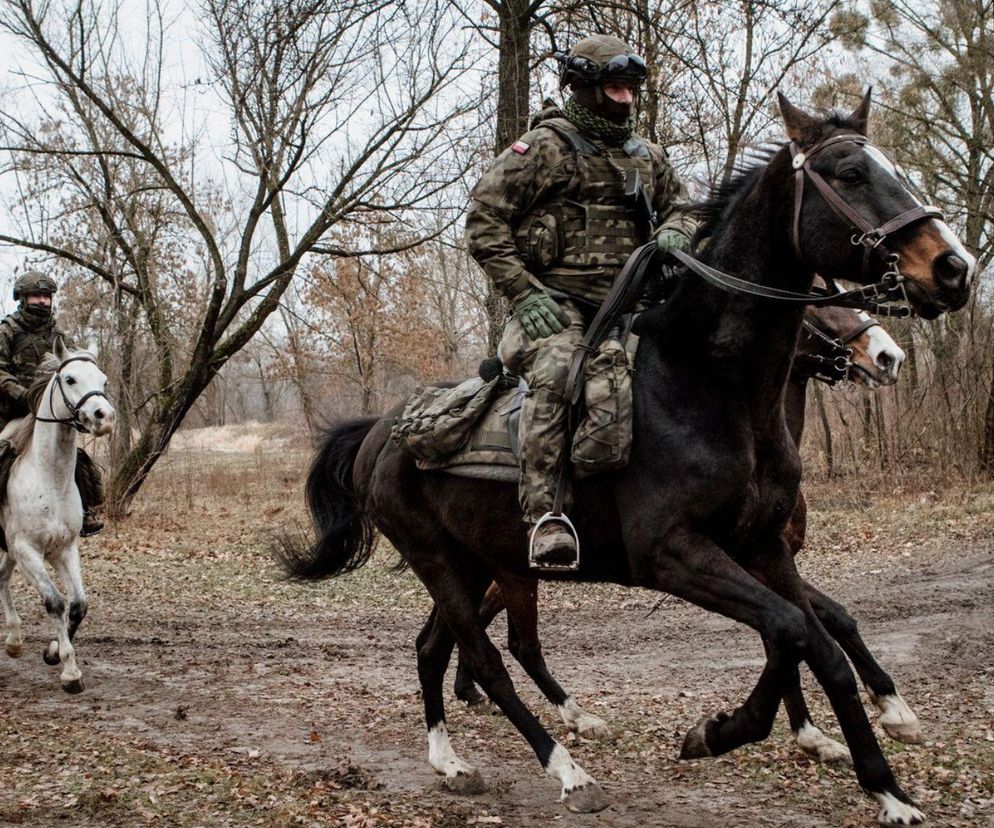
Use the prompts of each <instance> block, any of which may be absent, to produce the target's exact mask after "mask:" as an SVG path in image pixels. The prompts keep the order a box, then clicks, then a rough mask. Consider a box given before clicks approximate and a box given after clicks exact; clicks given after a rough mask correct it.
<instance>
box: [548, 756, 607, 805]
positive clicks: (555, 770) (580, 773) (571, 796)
mask: <svg viewBox="0 0 994 828" xmlns="http://www.w3.org/2000/svg"><path fill="white" fill-rule="evenodd" d="M545 772H546V773H547V774H548V775H549V776H551V777H552V778H553V779H555V780H557V781H558V782H559V784H560V785H562V791H561V792H560V794H559V799H560V801H561V802H562V803H563V804H564V805H565V806H566V807H567V808H568V809H569V810H570V811H575V812H577V813H582V814H591V813H596V812H597V811H603V810H604V809H605V808H606V807H607V806H608V801H607V797H606V796H604V791H602V790H601V786H600V785H598V784H597V781H596V780H595V779H594V778H593V777H592V776H591V775H590V774H589V773H587V772H586V771H585V770H584V769H583V768H581V767H580V766H579V765H578V764H577V763H576V762H574V761H573V757H572V756H570V755H569V751H568V750H566V748H564V747H563V746H562V745H560V744H557V745H556V746H555V747H554V748H553V750H552V753H551V754H550V756H549V763H548V764H547V765H546V766H545Z"/></svg>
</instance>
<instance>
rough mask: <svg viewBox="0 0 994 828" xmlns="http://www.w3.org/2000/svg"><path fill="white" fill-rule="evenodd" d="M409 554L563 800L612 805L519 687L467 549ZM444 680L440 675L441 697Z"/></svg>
mask: <svg viewBox="0 0 994 828" xmlns="http://www.w3.org/2000/svg"><path fill="white" fill-rule="evenodd" d="M395 545H397V544H396V542H395ZM429 548H430V549H432V552H431V553H430V554H431V555H432V557H431V558H430V559H426V558H425V557H424V555H425V554H426V553H424V552H422V551H421V550H424V549H429ZM404 557H405V558H407V560H408V561H409V562H410V564H411V566H412V568H413V569H414V570H415V572H417V573H418V576H419V577H420V578H421V580H422V582H423V583H424V584H425V586H427V587H428V590H429V592H431V595H432V598H434V600H435V605H436V608H437V610H438V613H439V615H440V619H441V620H443V621H444V622H445V623H446V624H447V625H448V627H449V629H450V630H451V632H452V633H454V634H455V637H456V640H457V641H458V643H459V652H460V655H461V656H463V657H465V658H468V659H469V663H470V667H471V668H472V670H473V674H474V675H475V676H476V678H477V681H479V682H480V685H481V686H482V688H483V690H484V692H486V694H487V695H488V696H489V697H490V700H491V701H492V702H494V704H496V705H497V706H498V707H499V708H500V709H501V711H503V713H504V715H505V716H507V718H508V719H510V720H511V723H512V724H513V725H514V726H515V727H516V728H517V729H518V731H519V732H520V733H521V734H522V735H523V736H524V737H525V739H527V740H528V743H529V744H530V745H531V746H532V749H533V750H534V751H535V755H536V756H537V757H538V759H539V761H540V762H541V763H542V766H543V767H544V768H545V772H546V773H547V774H548V775H549V776H551V777H552V778H553V779H555V780H556V781H558V782H559V784H560V786H561V793H560V799H561V800H562V802H563V803H564V804H565V805H566V807H567V808H568V809H569V810H571V811H577V812H581V813H591V812H594V811H600V810H602V809H604V808H606V807H607V804H608V803H607V799H606V797H605V796H604V793H603V791H602V790H601V788H600V785H598V784H597V782H596V781H595V780H594V779H593V777H591V776H590V775H589V774H588V773H587V772H586V771H585V770H583V768H581V767H580V766H579V765H578V764H576V762H574V761H573V759H572V757H571V756H570V755H569V752H568V751H567V750H566V748H564V747H563V746H562V745H560V744H559V743H558V742H556V740H555V739H553V738H552V736H550V735H549V733H548V732H547V731H546V730H545V728H544V727H542V724H541V722H539V721H538V719H536V718H535V716H534V715H532V713H531V712H530V711H529V710H528V708H527V707H526V706H525V704H524V702H522V701H521V699H520V698H519V697H518V694H517V693H516V692H515V690H514V684H513V683H512V681H511V677H510V675H508V672H507V669H506V668H505V666H504V663H503V661H501V657H500V652H499V651H498V650H497V648H496V647H495V646H494V645H493V642H492V641H491V640H490V639H489V638H488V637H487V633H486V630H485V629H484V628H483V626H482V625H481V624H480V620H479V612H478V610H479V592H476V593H474V590H473V589H472V588H471V587H470V586H469V584H468V581H467V577H468V573H467V569H468V566H467V563H468V562H467V553H466V552H465V551H462V550H456V552H454V553H450V552H449V551H448V550H446V549H444V548H442V544H441V543H438V544H432V545H430V546H429V545H427V544H424V545H419V546H418V551H417V552H414V553H409V552H405V554H404ZM449 651H451V648H450V649H449ZM436 669H437V667H436ZM443 672H444V667H443ZM441 680H442V678H441V677H440V678H439V690H438V693H439V696H440V695H441ZM426 712H427V706H426ZM429 715H430V713H429ZM445 741H446V742H447V735H446V737H445Z"/></svg>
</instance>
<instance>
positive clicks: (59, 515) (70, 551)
mask: <svg viewBox="0 0 994 828" xmlns="http://www.w3.org/2000/svg"><path fill="white" fill-rule="evenodd" d="M42 386H43V390H41V394H40V396H39V395H38V391H39V390H40V389H42ZM106 388H107V377H106V375H105V374H104V373H103V371H101V370H100V369H99V368H98V367H97V364H96V361H95V360H94V358H93V356H92V355H91V354H90V353H88V352H87V351H73V352H67V351H66V350H65V348H63V346H62V343H61V342H58V341H57V342H56V346H55V350H54V353H52V354H47V355H46V356H45V359H44V360H42V362H41V364H40V365H39V366H38V378H37V379H36V380H35V383H34V385H33V386H32V392H31V393H29V397H30V398H31V399H32V401H35V400H37V402H35V403H34V405H33V408H34V413H33V414H29V415H28V416H26V417H24V418H23V419H20V420H16V421H12V422H10V423H8V424H7V426H6V427H5V428H4V430H3V432H2V433H0V438H2V439H8V440H10V442H11V444H12V445H13V447H14V449H15V451H16V452H17V459H16V460H14V463H13V465H12V466H11V470H10V477H9V480H8V483H7V492H6V496H5V497H4V498H3V502H2V503H0V523H2V525H3V530H4V533H5V535H6V541H7V542H6V546H7V549H6V551H5V552H0V603H2V604H3V610H4V615H5V616H6V622H7V638H6V642H5V643H6V650H7V654H8V655H10V656H12V657H17V656H19V655H20V654H21V649H22V645H23V643H24V638H23V635H22V632H21V619H20V618H19V617H18V615H17V610H16V609H15V608H14V602H13V599H12V596H11V593H10V576H11V574H12V573H13V571H14V568H15V567H16V566H17V565H18V564H20V566H21V568H22V569H23V570H24V575H25V577H26V578H27V579H28V581H29V583H31V584H32V585H33V586H34V587H35V589H37V590H38V592H39V593H40V594H41V597H42V600H43V601H44V602H45V609H46V610H47V611H48V614H49V615H50V616H51V618H52V620H53V621H54V622H55V630H56V640H54V641H52V642H51V643H50V644H49V645H48V647H47V648H46V650H45V652H44V658H45V661H46V662H47V663H48V664H53V665H54V664H58V663H59V662H60V661H61V662H62V674H61V676H60V677H59V679H60V681H61V683H62V689H63V690H65V691H66V692H67V693H79V692H80V691H81V690H82V689H83V680H82V674H81V673H80V671H79V667H78V666H77V664H76V654H75V652H74V650H73V646H72V639H73V636H74V635H75V634H76V629H77V628H78V627H79V624H80V622H81V621H82V620H83V616H84V615H86V609H87V602H86V593H85V591H84V590H83V576H82V570H81V568H80V561H79V547H78V546H77V545H76V540H77V538H78V537H79V531H80V527H81V526H82V525H83V506H82V503H81V502H80V498H79V491H78V489H77V488H76V482H75V479H74V475H75V470H76V432H77V431H79V432H83V433H88V434H93V435H96V436H102V435H105V434H109V433H110V432H111V430H112V429H113V427H114V420H115V418H116V412H115V411H114V407H113V406H112V405H111V404H110V401H109V400H108V399H107V395H106ZM46 561H48V563H49V564H51V566H52V568H53V569H54V570H55V572H56V573H57V574H58V576H59V578H60V579H61V580H62V583H63V586H64V588H65V589H66V590H67V591H68V593H69V605H68V611H67V607H66V600H65V598H63V597H62V594H61V593H60V592H59V590H58V589H57V588H56V586H55V584H54V583H53V581H52V579H51V578H50V577H49V575H48V572H47V571H46V569H45V562H46Z"/></svg>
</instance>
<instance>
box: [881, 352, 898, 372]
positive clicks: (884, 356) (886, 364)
mask: <svg viewBox="0 0 994 828" xmlns="http://www.w3.org/2000/svg"><path fill="white" fill-rule="evenodd" d="M893 364H894V357H892V356H891V355H890V354H888V353H887V352H886V351H881V352H880V353H879V354H877V366H878V367H879V368H881V369H882V370H884V371H886V370H887V369H888V368H890V366H891V365H893Z"/></svg>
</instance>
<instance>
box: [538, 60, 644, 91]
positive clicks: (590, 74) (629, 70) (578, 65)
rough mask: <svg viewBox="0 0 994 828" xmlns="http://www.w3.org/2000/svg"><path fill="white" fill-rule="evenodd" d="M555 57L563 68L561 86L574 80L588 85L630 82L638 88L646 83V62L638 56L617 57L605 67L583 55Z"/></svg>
mask: <svg viewBox="0 0 994 828" xmlns="http://www.w3.org/2000/svg"><path fill="white" fill-rule="evenodd" d="M554 57H555V58H556V60H557V61H559V63H560V64H561V66H562V78H561V83H560V86H566V84H568V83H570V82H572V81H574V80H583V81H586V82H588V83H608V82H610V81H617V82H619V83H621V82H629V83H634V84H635V85H637V86H640V85H641V84H642V83H644V81H645V76H646V68H645V61H644V60H642V58H640V57H639V56H638V55H615V56H614V57H613V58H611V59H610V60H609V61H608V62H607V63H605V64H603V65H601V64H599V63H596V62H595V61H593V60H590V58H586V57H583V56H582V55H567V54H563V53H562V52H557V53H556V54H555V55H554Z"/></svg>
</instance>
